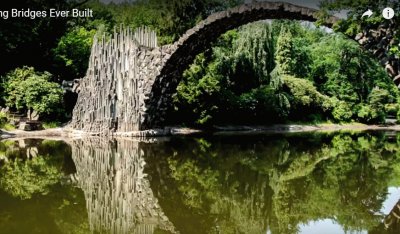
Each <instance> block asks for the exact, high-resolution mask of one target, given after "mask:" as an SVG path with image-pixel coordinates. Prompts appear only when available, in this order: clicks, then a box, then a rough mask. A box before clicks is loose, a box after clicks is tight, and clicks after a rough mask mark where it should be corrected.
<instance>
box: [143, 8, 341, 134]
mask: <svg viewBox="0 0 400 234" xmlns="http://www.w3.org/2000/svg"><path fill="white" fill-rule="evenodd" d="M317 14H318V11H317V10H315V9H311V8H307V7H302V6H297V5H293V4H290V3H286V2H255V3H251V4H243V5H240V6H237V7H234V8H231V9H228V10H226V11H222V12H217V13H214V14H212V15H210V16H209V17H207V18H206V19H205V20H203V21H201V22H200V23H198V24H197V25H196V26H195V27H193V28H191V29H189V30H188V31H187V32H186V33H185V34H184V35H182V36H181V37H180V39H179V40H178V41H176V42H175V43H174V44H172V45H166V46H164V47H162V51H165V52H164V53H165V54H166V55H167V58H168V59H167V60H166V61H165V63H164V64H163V67H162V69H161V71H160V73H159V75H158V76H156V77H155V80H154V84H153V85H152V90H151V92H150V95H149V99H148V100H147V102H146V104H147V110H148V113H149V114H150V115H151V116H156V115H157V116H159V117H158V118H147V119H146V122H144V128H145V129H147V128H153V127H157V126H161V125H162V123H163V121H164V120H165V119H164V116H166V112H167V110H168V109H169V108H170V106H168V105H169V104H171V103H172V102H171V100H170V99H171V95H172V94H173V93H175V92H176V91H175V90H176V87H177V86H178V84H179V82H180V80H181V76H182V74H183V71H184V70H185V69H187V68H188V67H189V66H190V65H191V64H192V63H193V61H194V59H195V57H196V56H197V55H198V54H199V53H201V52H203V51H204V50H206V49H207V48H209V47H210V46H211V44H212V43H213V42H214V41H216V40H217V39H218V37H219V36H220V35H222V34H223V33H225V32H227V31H229V30H232V29H235V28H238V27H240V26H242V25H245V24H248V23H251V22H256V21H259V20H265V19H290V20H302V21H309V22H315V21H317V20H318V17H317ZM338 20H339V19H338V18H336V17H334V16H331V17H329V18H328V19H327V20H326V21H325V23H324V26H327V27H331V26H332V25H333V24H334V23H335V22H336V21H338Z"/></svg>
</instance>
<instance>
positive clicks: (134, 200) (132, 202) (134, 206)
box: [71, 139, 177, 233]
mask: <svg viewBox="0 0 400 234" xmlns="http://www.w3.org/2000/svg"><path fill="white" fill-rule="evenodd" d="M140 144H143V143H141V142H132V141H104V139H101V140H100V139H85V140H73V141H72V142H71V147H72V158H73V160H74V162H75V165H76V175H74V177H73V180H76V183H77V184H78V186H79V187H80V188H81V189H82V190H83V192H84V194H85V198H86V207H87V211H88V218H89V225H90V229H91V230H92V231H94V232H100V233H154V232H155V231H156V230H163V231H167V232H168V233H177V232H176V231H175V228H174V226H173V224H172V223H171V222H170V221H169V220H168V217H167V216H166V215H165V214H164V213H163V211H162V209H161V207H160V205H159V204H158V200H157V198H156V197H155V196H154V194H153V191H152V190H151V188H150V182H149V180H148V175H147V174H146V173H144V172H143V170H144V166H145V164H146V162H145V160H144V152H143V150H142V149H141V148H140Z"/></svg>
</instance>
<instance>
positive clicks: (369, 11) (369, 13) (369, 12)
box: [361, 9, 374, 18]
mask: <svg viewBox="0 0 400 234" xmlns="http://www.w3.org/2000/svg"><path fill="white" fill-rule="evenodd" d="M372 14H374V12H372V11H371V10H370V9H368V11H366V12H364V14H363V15H362V16H361V18H364V16H367V17H368V18H369V17H371V15H372Z"/></svg>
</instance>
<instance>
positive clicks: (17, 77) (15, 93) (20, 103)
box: [1, 67, 63, 114]
mask: <svg viewBox="0 0 400 234" xmlns="http://www.w3.org/2000/svg"><path fill="white" fill-rule="evenodd" d="M50 80H51V74H50V73H48V72H36V71H35V70H34V68H32V67H23V68H17V69H15V70H13V71H11V72H9V73H7V75H6V76H5V77H3V79H2V83H1V86H2V87H4V90H5V92H4V93H5V95H4V99H5V103H6V105H7V106H8V107H10V108H14V109H16V110H20V111H28V110H35V111H36V112H38V113H40V114H42V113H45V114H51V113H57V112H59V111H60V110H61V106H62V105H61V104H62V96H63V91H62V89H61V88H60V86H59V85H58V84H57V83H54V82H51V81H50Z"/></svg>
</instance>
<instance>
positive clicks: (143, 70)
mask: <svg viewBox="0 0 400 234" xmlns="http://www.w3.org/2000/svg"><path fill="white" fill-rule="evenodd" d="M160 60H161V49H160V48H159V47H157V37H156V36H155V33H154V32H152V31H150V30H148V29H146V28H143V29H142V28H140V29H138V30H136V31H135V32H132V31H130V30H129V28H128V29H122V28H121V29H120V30H119V32H118V33H117V32H114V35H113V37H112V38H106V37H105V36H103V37H102V38H101V39H97V38H95V41H94V43H93V47H92V52H91V56H90V59H89V68H88V71H87V73H86V76H85V77H84V78H83V79H82V80H81V81H80V84H79V94H78V100H77V103H76V105H75V108H74V110H73V118H72V121H71V123H70V125H69V126H70V127H71V128H73V129H76V130H82V131H85V132H91V133H99V134H102V135H110V134H111V133H112V132H115V131H120V132H130V131H137V130H139V129H140V125H141V123H142V122H143V121H144V119H145V118H146V107H145V105H144V99H145V98H146V96H148V93H149V92H150V90H151V84H152V78H153V80H154V78H155V77H156V74H154V72H155V71H157V69H160V68H159V67H160V66H161V63H160V62H157V61H160Z"/></svg>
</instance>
